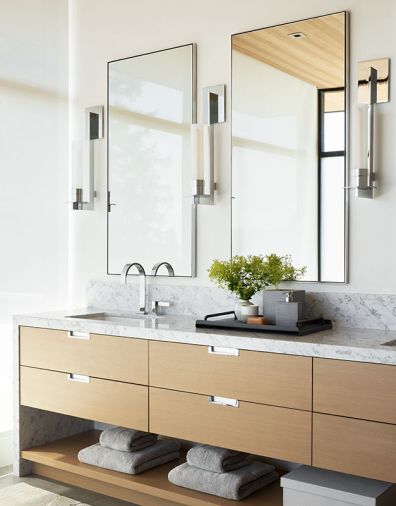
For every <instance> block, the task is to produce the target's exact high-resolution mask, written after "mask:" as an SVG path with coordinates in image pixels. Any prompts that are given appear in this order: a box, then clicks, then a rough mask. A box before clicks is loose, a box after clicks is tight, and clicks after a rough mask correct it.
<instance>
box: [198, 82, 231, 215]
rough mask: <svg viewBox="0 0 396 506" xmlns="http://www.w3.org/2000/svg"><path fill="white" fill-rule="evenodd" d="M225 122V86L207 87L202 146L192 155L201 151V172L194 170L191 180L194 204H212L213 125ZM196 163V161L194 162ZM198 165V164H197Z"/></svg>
mask: <svg viewBox="0 0 396 506" xmlns="http://www.w3.org/2000/svg"><path fill="white" fill-rule="evenodd" d="M224 122H225V85H224V84H220V85H217V86H208V87H206V88H204V89H203V123H204V126H203V128H204V133H205V135H204V139H203V145H199V147H198V148H197V150H196V151H195V152H194V151H193V153H194V154H195V156H199V153H198V150H199V149H201V150H203V154H204V156H203V158H202V165H203V167H202V168H203V170H196V174H195V176H196V179H194V180H193V197H194V203H195V204H207V205H213V204H214V195H215V190H216V183H215V125H216V124H217V123H224ZM195 162H197V161H195ZM197 165H199V162H197Z"/></svg>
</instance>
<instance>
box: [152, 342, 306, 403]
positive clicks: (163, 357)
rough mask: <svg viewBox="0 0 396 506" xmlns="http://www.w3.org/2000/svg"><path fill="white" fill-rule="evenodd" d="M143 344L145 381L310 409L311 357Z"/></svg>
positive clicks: (164, 385) (191, 346) (157, 384)
mask: <svg viewBox="0 0 396 506" xmlns="http://www.w3.org/2000/svg"><path fill="white" fill-rule="evenodd" d="M149 349H150V385H151V386H156V387H162V388H168V389H174V390H181V391H184V392H193V393H199V394H207V395H220V396H222V397H232V398H236V399H240V400H244V401H251V402H259V403H263V404H271V405H275V406H285V407H290V408H296V409H304V410H308V411H309V410H311V409H312V358H311V357H299V356H292V355H281V354H276V353H262V352H256V351H245V350H236V349H230V348H229V349H224V348H223V349H220V348H218V349H217V348H214V349H213V347H208V346H198V345H190V344H179V343H166V342H160V341H150V343H149ZM224 350H225V351H224ZM227 350H228V351H227ZM213 351H214V353H213ZM235 352H236V353H237V355H233V354H232V353H235ZM222 353H230V354H229V355H225V354H222Z"/></svg>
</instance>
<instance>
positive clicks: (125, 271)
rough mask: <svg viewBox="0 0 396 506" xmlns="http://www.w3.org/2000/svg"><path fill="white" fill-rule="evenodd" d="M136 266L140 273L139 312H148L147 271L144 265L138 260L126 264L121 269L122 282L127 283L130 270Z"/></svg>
mask: <svg viewBox="0 0 396 506" xmlns="http://www.w3.org/2000/svg"><path fill="white" fill-rule="evenodd" d="M132 267H135V268H136V269H137V271H138V273H139V306H140V307H139V313H142V314H147V310H146V272H145V270H144V267H143V266H142V265H141V264H139V263H138V262H134V263H132V264H126V265H125V266H124V268H123V269H122V271H121V276H120V282H121V284H125V285H126V282H127V276H128V272H129V270H130V269H131V268H132Z"/></svg>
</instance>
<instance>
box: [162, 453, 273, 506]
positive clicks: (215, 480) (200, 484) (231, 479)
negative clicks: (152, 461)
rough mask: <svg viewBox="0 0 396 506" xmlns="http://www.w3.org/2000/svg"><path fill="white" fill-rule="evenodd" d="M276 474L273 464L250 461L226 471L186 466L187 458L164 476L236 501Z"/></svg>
mask: <svg viewBox="0 0 396 506" xmlns="http://www.w3.org/2000/svg"><path fill="white" fill-rule="evenodd" d="M278 477H279V475H278V473H277V472H276V471H275V467H274V466H272V465H270V464H264V463H262V462H252V463H251V464H249V465H248V466H246V467H241V468H240V469H236V470H235V471H230V472H228V473H213V472H212V471H205V470H204V469H198V468H196V467H192V466H190V465H189V464H188V463H187V462H186V463H184V464H181V465H180V466H177V467H175V468H174V469H172V470H171V471H170V472H169V474H168V479H169V481H170V482H171V483H173V484H174V485H179V486H180V487H185V488H189V489H191V490H197V491H198V492H205V493H206V494H212V495H217V496H219V497H224V498H225V499H233V500H235V501H239V500H241V499H245V498H246V497H248V496H249V495H250V494H252V493H253V492H256V490H259V489H260V488H263V487H265V486H266V485H269V484H270V483H272V482H273V481H275V480H277V479H278Z"/></svg>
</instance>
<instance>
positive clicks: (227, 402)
mask: <svg viewBox="0 0 396 506" xmlns="http://www.w3.org/2000/svg"><path fill="white" fill-rule="evenodd" d="M208 400H209V402H210V404H220V405H221V406H230V407H231V408H239V401H237V400H236V399H228V398H227V397H217V396H216V395H209V397H208Z"/></svg>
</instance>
